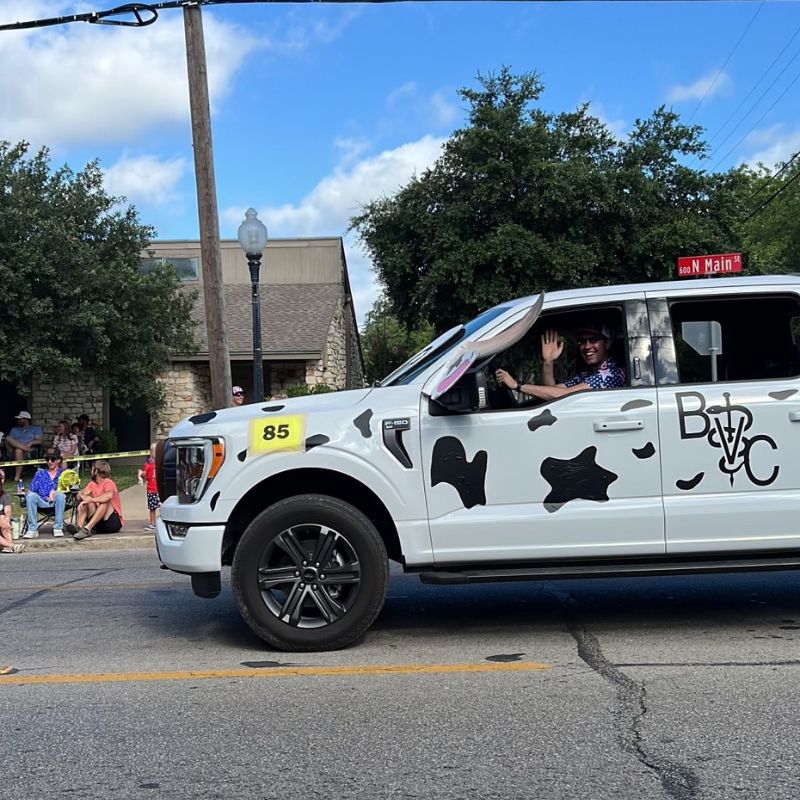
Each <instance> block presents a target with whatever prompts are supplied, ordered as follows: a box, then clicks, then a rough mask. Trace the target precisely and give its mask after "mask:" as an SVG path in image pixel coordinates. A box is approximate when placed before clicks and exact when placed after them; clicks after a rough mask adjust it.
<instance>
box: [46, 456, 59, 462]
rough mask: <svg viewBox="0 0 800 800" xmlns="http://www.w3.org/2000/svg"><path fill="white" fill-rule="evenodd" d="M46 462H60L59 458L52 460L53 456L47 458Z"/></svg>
mask: <svg viewBox="0 0 800 800" xmlns="http://www.w3.org/2000/svg"><path fill="white" fill-rule="evenodd" d="M47 461H61V459H60V458H54V457H53V456H47Z"/></svg>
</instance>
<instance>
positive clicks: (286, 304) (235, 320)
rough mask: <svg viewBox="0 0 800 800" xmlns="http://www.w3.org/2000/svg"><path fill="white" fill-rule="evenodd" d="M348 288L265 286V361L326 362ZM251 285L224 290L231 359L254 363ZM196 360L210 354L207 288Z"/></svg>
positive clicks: (197, 311) (198, 307) (198, 306)
mask: <svg viewBox="0 0 800 800" xmlns="http://www.w3.org/2000/svg"><path fill="white" fill-rule="evenodd" d="M343 292H344V287H343V286H342V285H341V284H334V283H305V284H266V285H264V284H262V286H261V288H260V300H261V338H262V349H263V353H264V358H282V359H291V358H292V357H296V358H303V357H305V358H308V357H316V358H321V357H322V354H323V352H324V350H325V342H326V341H327V337H328V331H329V329H330V326H331V321H332V320H333V315H334V312H335V310H336V305H337V303H338V302H340V301H341V298H342V295H343ZM251 308H252V303H251V288H250V286H249V285H244V284H240V285H226V286H225V316H226V317H227V320H228V348H229V350H230V354H231V357H232V358H236V357H240V358H241V357H246V358H252V354H253V321H252V310H251ZM192 318H193V319H194V320H196V321H197V322H198V323H199V324H198V325H197V326H196V327H195V342H196V343H197V347H198V353H197V356H204V355H207V354H208V336H207V332H206V325H205V302H204V300H203V292H202V287H201V288H200V289H199V291H198V297H197V300H196V302H195V305H194V308H193V310H192Z"/></svg>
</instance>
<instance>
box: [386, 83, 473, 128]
mask: <svg viewBox="0 0 800 800" xmlns="http://www.w3.org/2000/svg"><path fill="white" fill-rule="evenodd" d="M451 94H452V93H449V92H446V91H444V90H442V89H439V90H437V91H435V92H433V94H430V95H425V94H423V93H422V92H421V91H420V89H419V87H418V86H417V84H416V83H414V82H413V81H409V82H408V83H404V84H402V85H401V86H398V87H397V88H396V89H393V90H392V91H391V92H389V94H388V95H387V96H386V107H387V108H389V109H390V110H391V111H393V112H395V111H397V112H401V113H407V112H408V110H411V111H412V112H413V113H414V114H415V115H416V116H417V118H418V119H420V120H421V121H422V124H423V125H426V126H431V125H433V126H435V127H436V128H448V129H449V128H452V126H453V123H455V121H456V119H457V118H458V115H459V114H460V109H459V108H458V106H457V105H455V103H453V102H451V101H450V100H449V99H448V97H449V96H450V95H451Z"/></svg>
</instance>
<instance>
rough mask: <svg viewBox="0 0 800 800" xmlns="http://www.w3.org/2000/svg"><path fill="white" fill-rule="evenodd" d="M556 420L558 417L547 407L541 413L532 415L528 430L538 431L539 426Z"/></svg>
mask: <svg viewBox="0 0 800 800" xmlns="http://www.w3.org/2000/svg"><path fill="white" fill-rule="evenodd" d="M555 421H556V417H555V416H554V415H553V412H552V411H550V409H549V408H546V409H545V410H544V411H542V413H541V414H537V415H536V416H535V417H531V419H529V420H528V430H529V431H536V430H538V429H539V428H544V427H546V426H547V425H552V424H553V423H554V422H555Z"/></svg>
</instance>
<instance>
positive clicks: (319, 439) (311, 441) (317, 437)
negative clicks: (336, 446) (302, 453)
mask: <svg viewBox="0 0 800 800" xmlns="http://www.w3.org/2000/svg"><path fill="white" fill-rule="evenodd" d="M329 441H330V437H328V436H326V435H325V434H324V433H315V434H314V435H313V436H309V437H308V439H306V450H311V448H312V447H319V446H320V445H321V444H327V443H328V442H329Z"/></svg>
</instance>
